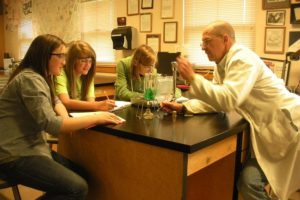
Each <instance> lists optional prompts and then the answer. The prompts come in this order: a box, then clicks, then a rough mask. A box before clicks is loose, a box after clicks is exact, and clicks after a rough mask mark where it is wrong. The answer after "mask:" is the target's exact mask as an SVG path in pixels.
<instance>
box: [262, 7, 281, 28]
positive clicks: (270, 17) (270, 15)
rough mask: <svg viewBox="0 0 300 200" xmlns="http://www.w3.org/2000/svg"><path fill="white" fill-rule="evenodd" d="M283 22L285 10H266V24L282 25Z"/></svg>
mask: <svg viewBox="0 0 300 200" xmlns="http://www.w3.org/2000/svg"><path fill="white" fill-rule="evenodd" d="M284 24H285V10H274V11H271V10H268V11H267V17H266V25H267V26H284Z"/></svg>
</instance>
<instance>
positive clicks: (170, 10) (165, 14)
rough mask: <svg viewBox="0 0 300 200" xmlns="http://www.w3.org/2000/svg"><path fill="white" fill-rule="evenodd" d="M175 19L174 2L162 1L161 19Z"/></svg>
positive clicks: (171, 0)
mask: <svg viewBox="0 0 300 200" xmlns="http://www.w3.org/2000/svg"><path fill="white" fill-rule="evenodd" d="M173 17H174V0H161V18H162V19H168V18H169V19H170V18H173Z"/></svg>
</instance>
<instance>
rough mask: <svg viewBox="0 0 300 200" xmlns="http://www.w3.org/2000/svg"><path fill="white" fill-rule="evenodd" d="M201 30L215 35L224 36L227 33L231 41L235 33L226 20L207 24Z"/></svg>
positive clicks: (233, 39)
mask: <svg viewBox="0 0 300 200" xmlns="http://www.w3.org/2000/svg"><path fill="white" fill-rule="evenodd" d="M203 32H209V33H210V34H213V35H216V36H224V35H228V37H230V38H231V39H232V41H234V42H235V33H234V29H233V27H232V26H231V24H229V23H228V22H226V21H221V20H220V21H215V22H212V23H210V24H208V25H207V26H206V27H205V29H204V31H203Z"/></svg>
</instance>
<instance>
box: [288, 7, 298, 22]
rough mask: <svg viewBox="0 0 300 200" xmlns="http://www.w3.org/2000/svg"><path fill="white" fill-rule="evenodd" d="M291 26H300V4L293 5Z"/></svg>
mask: <svg viewBox="0 0 300 200" xmlns="http://www.w3.org/2000/svg"><path fill="white" fill-rule="evenodd" d="M290 20H291V21H290V22H291V24H300V3H297V4H292V5H291V18H290Z"/></svg>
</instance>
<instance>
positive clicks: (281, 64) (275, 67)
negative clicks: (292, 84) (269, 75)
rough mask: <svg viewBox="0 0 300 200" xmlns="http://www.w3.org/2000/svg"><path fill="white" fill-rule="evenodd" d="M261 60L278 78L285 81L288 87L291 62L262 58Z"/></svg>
mask: <svg viewBox="0 0 300 200" xmlns="http://www.w3.org/2000/svg"><path fill="white" fill-rule="evenodd" d="M261 59H262V61H264V63H265V64H266V65H267V66H268V67H269V68H270V69H271V70H272V72H273V73H274V74H275V75H276V76H277V77H278V78H281V79H282V80H283V81H284V83H285V85H288V78H289V73H290V66H291V62H290V61H287V62H286V61H285V60H279V59H273V58H264V57H261Z"/></svg>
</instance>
